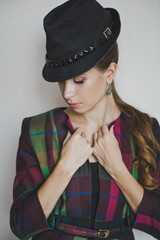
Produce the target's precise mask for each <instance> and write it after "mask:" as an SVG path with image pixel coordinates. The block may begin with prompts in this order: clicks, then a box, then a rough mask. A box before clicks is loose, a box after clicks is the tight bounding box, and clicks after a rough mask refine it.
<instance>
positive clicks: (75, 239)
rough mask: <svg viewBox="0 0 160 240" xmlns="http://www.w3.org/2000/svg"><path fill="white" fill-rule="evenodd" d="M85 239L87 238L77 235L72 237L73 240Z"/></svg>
mask: <svg viewBox="0 0 160 240" xmlns="http://www.w3.org/2000/svg"><path fill="white" fill-rule="evenodd" d="M86 239H87V238H83V237H78V236H76V237H74V238H73V240H86Z"/></svg>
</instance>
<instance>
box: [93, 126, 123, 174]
mask: <svg viewBox="0 0 160 240" xmlns="http://www.w3.org/2000/svg"><path fill="white" fill-rule="evenodd" d="M113 128H114V125H113V126H112V127H111V128H110V130H109V129H108V126H107V125H103V126H102V127H101V128H100V129H99V130H98V131H97V132H96V133H94V144H93V154H94V155H95V156H96V158H97V160H98V161H99V163H100V164H101V165H102V166H103V167H104V169H105V170H106V171H107V172H108V173H109V174H110V175H111V176H112V175H113V174H115V173H116V171H120V169H121V167H123V168H124V167H125V166H124V162H123V159H122V154H121V151H120V148H119V144H118V141H117V139H116V138H115V136H114V130H113Z"/></svg>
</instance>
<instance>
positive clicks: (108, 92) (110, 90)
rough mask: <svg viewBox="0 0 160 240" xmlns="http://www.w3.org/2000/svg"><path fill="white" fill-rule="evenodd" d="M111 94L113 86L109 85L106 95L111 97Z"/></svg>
mask: <svg viewBox="0 0 160 240" xmlns="http://www.w3.org/2000/svg"><path fill="white" fill-rule="evenodd" d="M111 93H112V85H111V84H109V85H108V86H107V87H106V94H107V95H111Z"/></svg>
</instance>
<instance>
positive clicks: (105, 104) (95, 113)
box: [73, 95, 120, 127]
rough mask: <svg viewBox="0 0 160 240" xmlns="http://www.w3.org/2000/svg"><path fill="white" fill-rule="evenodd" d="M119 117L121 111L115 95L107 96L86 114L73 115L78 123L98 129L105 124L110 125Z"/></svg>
mask: <svg viewBox="0 0 160 240" xmlns="http://www.w3.org/2000/svg"><path fill="white" fill-rule="evenodd" d="M119 115H120V110H119V109H118V107H117V105H116V104H115V101H114V98H113V95H110V96H107V95H105V96H104V97H103V98H102V99H101V101H100V102H99V103H98V104H96V106H94V107H93V108H92V109H91V110H89V111H87V112H85V113H79V114H77V113H76V114H75V113H73V117H74V119H75V120H76V121H78V122H81V123H82V124H84V125H90V126H97V127H101V126H102V125H104V124H107V125H109V124H110V123H111V122H112V121H114V120H115V119H117V118H118V117H119Z"/></svg>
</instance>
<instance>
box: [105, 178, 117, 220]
mask: <svg viewBox="0 0 160 240" xmlns="http://www.w3.org/2000/svg"><path fill="white" fill-rule="evenodd" d="M118 195H119V188H118V187H117V185H116V184H115V182H114V181H113V180H111V189H110V196H112V197H116V198H118ZM116 206H117V199H114V198H110V199H109V204H108V209H107V214H106V217H105V221H112V220H113V217H114V215H115V210H116Z"/></svg>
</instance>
